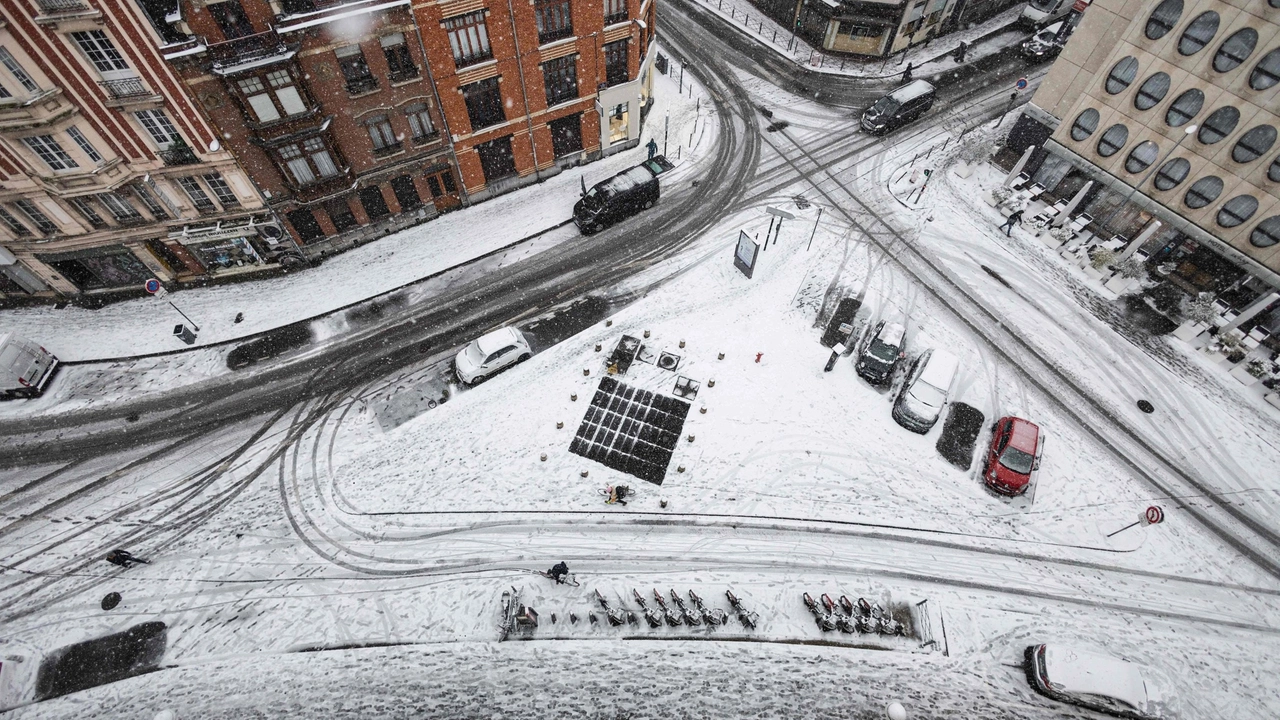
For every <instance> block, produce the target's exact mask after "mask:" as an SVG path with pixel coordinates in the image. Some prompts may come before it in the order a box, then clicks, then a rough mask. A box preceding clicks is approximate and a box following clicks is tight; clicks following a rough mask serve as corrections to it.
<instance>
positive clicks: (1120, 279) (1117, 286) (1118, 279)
mask: <svg viewBox="0 0 1280 720" xmlns="http://www.w3.org/2000/svg"><path fill="white" fill-rule="evenodd" d="M1137 284H1138V279H1137V278H1127V277H1125V276H1123V275H1116V276H1115V277H1113V278H1111V279H1110V280H1108V281H1107V289H1108V290H1110V291H1111V292H1113V293H1115V294H1117V295H1124V294H1125V293H1127V292H1132V291H1133V288H1134V286H1136V285H1137Z"/></svg>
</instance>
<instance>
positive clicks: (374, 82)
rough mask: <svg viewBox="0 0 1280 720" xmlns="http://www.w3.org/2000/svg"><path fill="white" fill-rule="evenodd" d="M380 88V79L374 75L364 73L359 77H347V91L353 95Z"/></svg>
mask: <svg viewBox="0 0 1280 720" xmlns="http://www.w3.org/2000/svg"><path fill="white" fill-rule="evenodd" d="M377 89H378V79H377V78H375V77H374V76H372V75H362V76H361V77H357V78H348V79H347V92H349V93H351V94H352V95H359V94H360V93H365V92H369V91H370V90H377Z"/></svg>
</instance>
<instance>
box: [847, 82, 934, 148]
mask: <svg viewBox="0 0 1280 720" xmlns="http://www.w3.org/2000/svg"><path fill="white" fill-rule="evenodd" d="M935 98H937V92H936V91H934V89H933V86H932V85H930V84H929V83H927V82H925V81H924V80H912V81H911V82H909V83H907V84H906V85H903V86H902V87H899V88H897V89H895V90H894V91H893V92H891V93H889V94H888V95H885V96H884V97H882V98H880V99H879V100H877V101H875V103H874V104H873V105H872V106H871V107H869V108H867V109H866V112H864V113H862V129H863V130H866V131H867V132H869V133H871V134H872V135H883V134H885V133H887V132H889V131H890V130H896V129H897V128H900V127H902V126H903V125H906V124H907V123H909V122H914V121H915V120H917V119H919V117H920V116H921V115H923V114H925V112H926V111H928V109H929V108H931V107H933V101H934V99H935Z"/></svg>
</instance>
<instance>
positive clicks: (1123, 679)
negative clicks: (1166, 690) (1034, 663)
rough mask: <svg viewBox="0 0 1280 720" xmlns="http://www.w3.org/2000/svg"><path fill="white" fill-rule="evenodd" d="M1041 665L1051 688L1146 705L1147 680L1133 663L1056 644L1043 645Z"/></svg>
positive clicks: (1141, 708) (1142, 708) (1143, 707)
mask: <svg viewBox="0 0 1280 720" xmlns="http://www.w3.org/2000/svg"><path fill="white" fill-rule="evenodd" d="M1044 665H1045V673H1046V674H1047V675H1048V679H1049V682H1050V684H1051V685H1052V686H1053V688H1054V689H1055V690H1058V691H1060V692H1067V693H1072V694H1086V695H1101V696H1103V697H1110V698H1116V699H1118V700H1122V701H1124V702H1126V703H1128V704H1129V705H1132V706H1133V707H1134V708H1137V709H1139V710H1145V709H1146V707H1147V684H1146V682H1145V681H1144V680H1143V679H1142V672H1141V671H1140V670H1139V669H1138V667H1137V666H1136V665H1133V664H1131V663H1127V662H1125V661H1123V660H1118V659H1116V658H1113V657H1110V656H1107V655H1101V654H1098V653H1091V652H1086V651H1084V650H1076V649H1075V648H1070V647H1062V646H1058V645H1048V646H1046V647H1045V654H1044Z"/></svg>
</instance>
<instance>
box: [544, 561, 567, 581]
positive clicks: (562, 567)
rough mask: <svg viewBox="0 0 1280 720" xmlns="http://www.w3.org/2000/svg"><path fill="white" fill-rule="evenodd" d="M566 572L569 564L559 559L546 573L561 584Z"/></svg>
mask: <svg viewBox="0 0 1280 720" xmlns="http://www.w3.org/2000/svg"><path fill="white" fill-rule="evenodd" d="M568 574H569V566H568V565H566V564H565V563H564V561H560V562H558V563H556V564H555V565H553V566H551V572H550V573H548V575H550V576H551V579H553V580H555V581H556V582H557V583H561V584H563V583H564V578H565V576H566V575H568Z"/></svg>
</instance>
